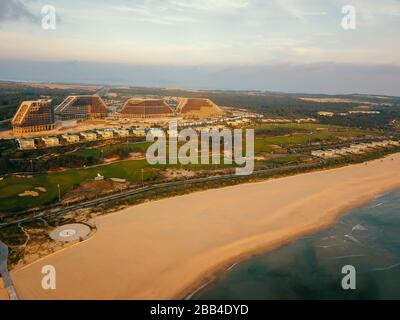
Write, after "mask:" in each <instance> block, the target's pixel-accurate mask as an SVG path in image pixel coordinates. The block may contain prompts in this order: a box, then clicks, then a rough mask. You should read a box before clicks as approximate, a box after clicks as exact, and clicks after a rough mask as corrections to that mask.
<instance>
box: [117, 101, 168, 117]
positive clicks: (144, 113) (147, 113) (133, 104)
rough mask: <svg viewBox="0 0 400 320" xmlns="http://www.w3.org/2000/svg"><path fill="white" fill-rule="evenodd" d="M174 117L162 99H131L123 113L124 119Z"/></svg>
mask: <svg viewBox="0 0 400 320" xmlns="http://www.w3.org/2000/svg"><path fill="white" fill-rule="evenodd" d="M173 115H174V111H173V110H172V108H171V107H170V106H169V105H168V104H167V103H166V102H165V101H164V100H162V99H136V98H133V99H129V100H128V101H127V102H126V103H125V105H124V107H123V108H122V111H121V117H122V118H160V117H170V116H173Z"/></svg>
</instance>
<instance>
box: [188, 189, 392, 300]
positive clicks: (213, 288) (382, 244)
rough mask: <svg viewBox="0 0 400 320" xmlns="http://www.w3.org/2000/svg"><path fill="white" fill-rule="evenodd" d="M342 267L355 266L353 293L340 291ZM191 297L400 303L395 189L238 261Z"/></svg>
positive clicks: (351, 291) (341, 289)
mask: <svg viewBox="0 0 400 320" xmlns="http://www.w3.org/2000/svg"><path fill="white" fill-rule="evenodd" d="M345 265H352V266H354V267H355V270H356V277H355V281H356V289H355V290H344V289H343V288H342V279H343V277H344V276H345V275H344V274H342V268H343V266H345ZM193 299H211V300H213V299H226V300H230V299H291V300H293V299H400V190H397V191H394V192H391V193H388V194H385V195H383V196H380V197H377V198H376V199H375V200H373V201H371V202H370V203H368V204H367V205H364V206H362V207H360V208H357V209H354V210H352V211H351V212H349V213H348V214H347V215H345V216H344V217H343V218H342V219H341V220H340V222H339V223H337V224H336V225H335V226H333V227H331V228H330V229H329V230H326V231H323V232H320V233H317V234H314V235H310V236H306V237H303V238H301V239H299V240H296V241H294V242H293V243H291V244H289V245H287V246H285V247H282V248H280V249H277V250H275V251H272V252H270V253H266V254H264V255H260V256H257V257H254V258H250V259H249V260H246V261H243V262H241V263H239V264H238V265H236V266H235V267H234V268H232V270H230V271H226V272H225V273H224V274H223V275H221V276H220V277H218V279H216V280H215V281H214V282H212V283H211V284H209V285H207V286H206V287H205V288H204V289H202V290H201V291H199V292H198V293H197V294H196V295H195V296H194V297H193Z"/></svg>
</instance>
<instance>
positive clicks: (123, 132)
mask: <svg viewBox="0 0 400 320" xmlns="http://www.w3.org/2000/svg"><path fill="white" fill-rule="evenodd" d="M114 136H115V137H118V138H125V137H129V130H126V129H115V130H114Z"/></svg>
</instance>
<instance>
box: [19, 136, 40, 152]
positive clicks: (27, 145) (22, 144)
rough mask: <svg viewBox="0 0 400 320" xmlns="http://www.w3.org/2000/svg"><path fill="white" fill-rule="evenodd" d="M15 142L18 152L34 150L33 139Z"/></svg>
mask: <svg viewBox="0 0 400 320" xmlns="http://www.w3.org/2000/svg"><path fill="white" fill-rule="evenodd" d="M17 142H18V147H19V149H20V150H30V149H35V148H36V145H35V140H34V139H18V140H17Z"/></svg>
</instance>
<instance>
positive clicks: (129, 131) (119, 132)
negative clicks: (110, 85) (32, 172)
mask: <svg viewBox="0 0 400 320" xmlns="http://www.w3.org/2000/svg"><path fill="white" fill-rule="evenodd" d="M147 130H148V129H145V128H126V129H125V128H118V129H103V130H95V131H85V132H79V133H71V134H62V135H58V136H51V137H41V138H32V139H17V142H18V145H19V149H21V150H29V149H36V148H51V147H57V146H61V145H70V144H77V143H84V142H91V141H100V140H109V139H117V138H126V137H144V136H146V134H147Z"/></svg>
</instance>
